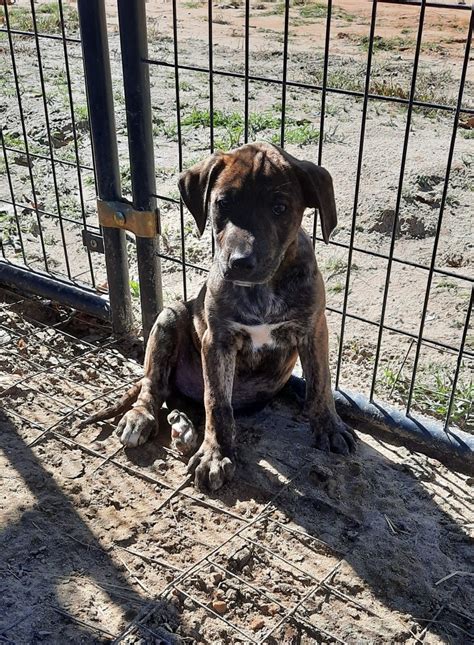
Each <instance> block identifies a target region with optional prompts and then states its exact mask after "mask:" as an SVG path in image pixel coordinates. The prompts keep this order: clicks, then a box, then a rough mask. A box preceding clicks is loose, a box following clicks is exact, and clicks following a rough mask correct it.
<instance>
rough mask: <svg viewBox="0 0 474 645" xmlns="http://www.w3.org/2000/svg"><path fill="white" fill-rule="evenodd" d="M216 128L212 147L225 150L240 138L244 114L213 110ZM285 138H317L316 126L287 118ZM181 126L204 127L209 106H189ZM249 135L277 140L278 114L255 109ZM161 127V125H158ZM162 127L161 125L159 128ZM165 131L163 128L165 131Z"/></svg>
mask: <svg viewBox="0 0 474 645" xmlns="http://www.w3.org/2000/svg"><path fill="white" fill-rule="evenodd" d="M213 123H214V128H215V132H216V139H215V142H214V143H215V147H216V148H217V149H220V150H228V149H230V148H233V147H235V146H238V145H240V144H241V143H242V142H243V135H244V129H245V122H244V116H243V114H241V113H240V112H225V111H222V110H216V111H215V112H214V115H213ZM286 123H287V126H288V127H287V128H286V131H285V140H286V142H287V143H293V144H295V145H306V144H309V143H314V142H316V141H319V130H318V129H317V128H315V127H314V126H313V125H312V124H311V123H303V124H298V123H297V122H296V121H295V120H293V119H291V118H288V119H287V122H286ZM181 124H182V126H183V127H190V128H191V127H193V128H208V127H210V125H211V114H210V112H209V110H201V109H199V108H193V109H192V110H191V112H190V113H189V114H187V115H186V116H185V117H184V118H183V119H182V121H181ZM248 125H249V138H250V139H254V138H256V137H257V135H259V134H261V133H265V135H267V136H268V138H269V139H270V140H271V141H272V142H273V143H279V141H280V133H279V129H280V127H281V116H280V114H275V113H274V112H255V113H253V114H250V116H249V124H248ZM162 129H163V128H162ZM163 131H164V129H163ZM165 134H166V132H165Z"/></svg>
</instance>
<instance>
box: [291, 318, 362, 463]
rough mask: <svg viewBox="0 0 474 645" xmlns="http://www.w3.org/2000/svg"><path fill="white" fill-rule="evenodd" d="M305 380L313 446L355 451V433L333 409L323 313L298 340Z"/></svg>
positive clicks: (325, 324)
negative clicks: (313, 440) (313, 439)
mask: <svg viewBox="0 0 474 645" xmlns="http://www.w3.org/2000/svg"><path fill="white" fill-rule="evenodd" d="M298 350H299V355H300V359H301V365H302V367H303V374H304V377H305V379H306V411H307V413H308V416H309V420H310V425H311V430H312V431H313V434H314V438H315V446H316V448H319V449H320V450H325V451H330V452H336V453H339V454H342V455H348V454H349V453H350V452H353V451H354V450H355V445H356V440H357V438H356V435H355V433H354V431H353V430H352V429H351V428H349V426H348V425H346V424H345V423H344V422H343V421H342V419H341V418H340V417H339V415H338V414H337V412H336V408H335V406H334V398H333V395H332V391H331V376H330V372H329V357H328V330H327V323H326V316H325V314H324V312H322V313H320V314H319V315H318V316H317V317H316V319H315V321H314V326H313V327H312V328H311V329H310V330H308V332H307V334H306V335H305V336H303V338H301V340H300V341H299V343H298Z"/></svg>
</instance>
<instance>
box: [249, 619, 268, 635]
mask: <svg viewBox="0 0 474 645" xmlns="http://www.w3.org/2000/svg"><path fill="white" fill-rule="evenodd" d="M263 627H265V621H264V620H263V618H260V617H259V616H255V618H254V619H253V620H252V621H251V623H250V629H251V630H252V631H253V632H258V631H259V630H260V629H262V628H263Z"/></svg>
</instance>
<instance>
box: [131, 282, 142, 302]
mask: <svg viewBox="0 0 474 645" xmlns="http://www.w3.org/2000/svg"><path fill="white" fill-rule="evenodd" d="M129 286H130V293H131V294H132V298H139V297H140V284H139V283H138V280H130V282H129Z"/></svg>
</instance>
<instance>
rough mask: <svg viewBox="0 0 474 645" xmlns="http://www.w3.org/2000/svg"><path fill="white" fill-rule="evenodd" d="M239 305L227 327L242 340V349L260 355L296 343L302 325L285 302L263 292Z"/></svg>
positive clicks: (295, 312)
mask: <svg viewBox="0 0 474 645" xmlns="http://www.w3.org/2000/svg"><path fill="white" fill-rule="evenodd" d="M239 304H240V307H236V311H235V313H234V315H233V316H232V320H231V321H230V325H231V328H232V329H233V331H234V332H237V333H238V334H239V336H240V337H241V339H242V340H243V348H242V349H244V350H247V351H250V352H252V353H256V352H258V353H260V350H272V349H273V350H277V349H278V348H279V347H289V346H294V345H295V344H296V339H297V337H298V335H299V334H298V332H300V331H301V326H302V323H301V321H300V320H299V319H300V316H299V315H298V314H299V312H298V311H296V310H294V308H293V307H288V304H287V302H286V301H285V299H282V298H278V297H276V296H275V295H274V294H273V293H265V294H264V297H262V298H256V297H253V298H252V299H249V300H248V301H247V302H241V303H239Z"/></svg>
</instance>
